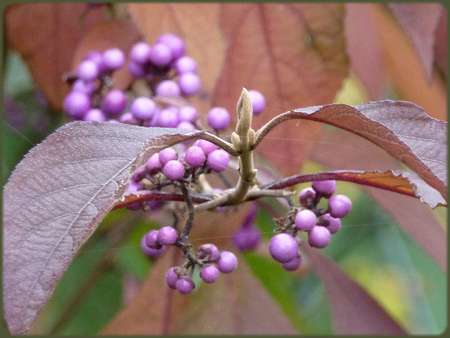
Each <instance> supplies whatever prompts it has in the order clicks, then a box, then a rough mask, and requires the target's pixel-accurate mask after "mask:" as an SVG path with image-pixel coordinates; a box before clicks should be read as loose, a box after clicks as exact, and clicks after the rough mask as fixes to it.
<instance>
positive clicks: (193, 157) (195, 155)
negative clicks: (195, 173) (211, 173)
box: [184, 146, 206, 168]
mask: <svg viewBox="0 0 450 338" xmlns="http://www.w3.org/2000/svg"><path fill="white" fill-rule="evenodd" d="M184 160H185V161H186V163H187V164H189V165H190V166H191V167H192V168H198V167H202V166H203V164H205V161H206V156H205V153H204V152H203V150H202V148H200V147H197V146H192V147H189V148H188V149H187V150H186V153H185V157H184Z"/></svg>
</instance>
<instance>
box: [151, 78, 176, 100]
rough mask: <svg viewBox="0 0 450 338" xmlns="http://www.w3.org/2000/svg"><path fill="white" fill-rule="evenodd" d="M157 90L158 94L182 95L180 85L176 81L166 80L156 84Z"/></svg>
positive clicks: (165, 95) (168, 95)
mask: <svg viewBox="0 0 450 338" xmlns="http://www.w3.org/2000/svg"><path fill="white" fill-rule="evenodd" d="M155 92H156V95H157V96H164V97H170V96H180V87H179V86H178V84H177V83H176V82H175V81H172V80H164V81H161V82H160V83H159V84H158V85H157V86H156V89H155Z"/></svg>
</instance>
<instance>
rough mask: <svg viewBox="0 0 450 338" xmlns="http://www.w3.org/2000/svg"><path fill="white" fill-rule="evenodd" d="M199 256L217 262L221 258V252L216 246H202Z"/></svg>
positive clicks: (198, 252) (199, 249) (209, 244)
mask: <svg viewBox="0 0 450 338" xmlns="http://www.w3.org/2000/svg"><path fill="white" fill-rule="evenodd" d="M197 256H198V258H200V259H206V260H207V261H210V262H216V261H217V260H218V259H219V258H220V251H219V249H218V248H217V246H215V245H214V244H211V243H207V244H202V245H200V247H199V248H198V250H197Z"/></svg>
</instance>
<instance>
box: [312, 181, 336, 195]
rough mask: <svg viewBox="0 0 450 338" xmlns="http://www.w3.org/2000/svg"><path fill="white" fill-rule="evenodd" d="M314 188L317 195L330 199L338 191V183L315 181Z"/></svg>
mask: <svg viewBox="0 0 450 338" xmlns="http://www.w3.org/2000/svg"><path fill="white" fill-rule="evenodd" d="M312 187H313V189H314V190H315V191H316V192H317V193H319V194H321V195H323V196H326V197H329V196H331V195H332V194H334V192H335V191H336V181H331V180H330V181H314V182H313V184H312Z"/></svg>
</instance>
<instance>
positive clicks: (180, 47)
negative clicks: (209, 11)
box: [157, 33, 186, 59]
mask: <svg viewBox="0 0 450 338" xmlns="http://www.w3.org/2000/svg"><path fill="white" fill-rule="evenodd" d="M157 42H159V43H162V44H164V45H166V46H167V47H169V49H170V52H171V54H172V56H173V58H174V59H178V58H179V57H181V56H182V55H183V54H184V51H185V48H186V47H185V45H184V42H183V40H182V39H181V38H180V37H178V36H176V35H175V34H171V33H166V34H163V35H161V36H160V37H159V38H158V40H157Z"/></svg>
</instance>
